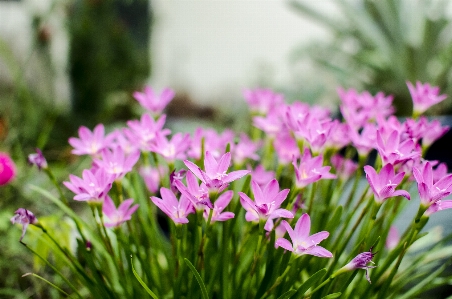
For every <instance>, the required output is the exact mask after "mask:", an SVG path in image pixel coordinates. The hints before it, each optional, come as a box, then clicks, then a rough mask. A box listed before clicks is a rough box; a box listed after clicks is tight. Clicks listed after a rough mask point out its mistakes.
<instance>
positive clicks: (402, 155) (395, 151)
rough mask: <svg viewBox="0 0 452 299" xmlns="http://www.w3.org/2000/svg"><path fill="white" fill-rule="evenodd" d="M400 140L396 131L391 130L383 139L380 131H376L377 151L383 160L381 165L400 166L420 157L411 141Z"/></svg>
mask: <svg viewBox="0 0 452 299" xmlns="http://www.w3.org/2000/svg"><path fill="white" fill-rule="evenodd" d="M400 138H401V137H400V132H398V131H397V130H393V131H392V132H391V133H390V134H389V136H388V137H387V138H385V139H384V138H383V136H382V134H381V133H380V130H377V150H378V153H379V154H380V156H381V159H382V160H383V165H385V164H388V163H390V164H393V165H397V164H401V163H404V162H406V161H407V160H411V159H416V158H418V157H419V156H420V155H421V153H420V152H419V151H417V150H416V144H415V142H414V141H413V140H412V139H407V140H405V141H401V140H400Z"/></svg>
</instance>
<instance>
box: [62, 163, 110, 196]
mask: <svg viewBox="0 0 452 299" xmlns="http://www.w3.org/2000/svg"><path fill="white" fill-rule="evenodd" d="M69 180H70V181H69V182H63V184H64V185H65V186H66V187H67V188H68V189H69V190H71V191H72V192H74V193H75V194H76V195H75V196H74V200H79V201H90V202H91V201H94V202H96V201H97V202H102V201H103V200H104V199H105V196H106V195H107V193H108V191H110V189H111V186H112V184H113V180H114V177H112V176H111V175H109V174H108V173H106V172H105V170H103V169H102V168H98V169H96V170H94V169H92V170H88V169H85V170H83V173H82V177H81V178H79V177H77V176H75V175H72V174H70V175H69Z"/></svg>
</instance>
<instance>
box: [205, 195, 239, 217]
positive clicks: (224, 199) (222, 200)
mask: <svg viewBox="0 0 452 299" xmlns="http://www.w3.org/2000/svg"><path fill="white" fill-rule="evenodd" d="M232 196H234V191H232V190H228V191H226V192H224V193H223V194H221V195H220V196H219V197H218V199H217V200H216V201H215V203H214V205H213V212H212V219H211V223H213V222H215V221H226V220H229V219H231V218H234V213H232V212H224V213H222V212H223V210H224V208H226V206H227V205H228V204H229V203H230V202H231V199H232ZM209 214H210V209H209V208H208V207H206V209H205V210H204V218H205V219H206V220H208V219H209Z"/></svg>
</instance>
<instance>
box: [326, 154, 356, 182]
mask: <svg viewBox="0 0 452 299" xmlns="http://www.w3.org/2000/svg"><path fill="white" fill-rule="evenodd" d="M331 164H332V165H333V167H334V168H335V169H336V173H337V175H338V176H339V177H340V178H341V179H342V180H347V179H349V178H350V177H351V176H353V175H354V174H355V172H356V169H358V164H357V163H355V162H354V161H353V160H350V159H346V158H344V157H342V156H341V155H339V154H336V155H334V156H332V157H331Z"/></svg>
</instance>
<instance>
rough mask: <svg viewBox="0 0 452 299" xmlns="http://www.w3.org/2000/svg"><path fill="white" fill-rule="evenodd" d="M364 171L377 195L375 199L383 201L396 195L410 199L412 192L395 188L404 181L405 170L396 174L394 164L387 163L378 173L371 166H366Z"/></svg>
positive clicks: (379, 201)
mask: <svg viewBox="0 0 452 299" xmlns="http://www.w3.org/2000/svg"><path fill="white" fill-rule="evenodd" d="M364 172H365V173H366V179H367V181H368V182H369V185H370V188H372V191H373V193H374V195H375V201H376V202H378V203H382V202H383V201H385V200H386V199H388V198H390V197H395V196H403V197H405V198H407V199H410V194H409V193H408V192H407V191H405V190H395V188H396V187H397V186H398V185H399V184H400V183H401V182H402V180H403V176H404V175H405V173H404V172H400V173H398V174H395V172H394V166H393V165H392V164H386V165H385V166H383V168H382V169H381V170H380V173H379V174H377V172H376V171H375V169H374V168H373V167H372V166H370V165H366V166H364Z"/></svg>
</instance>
